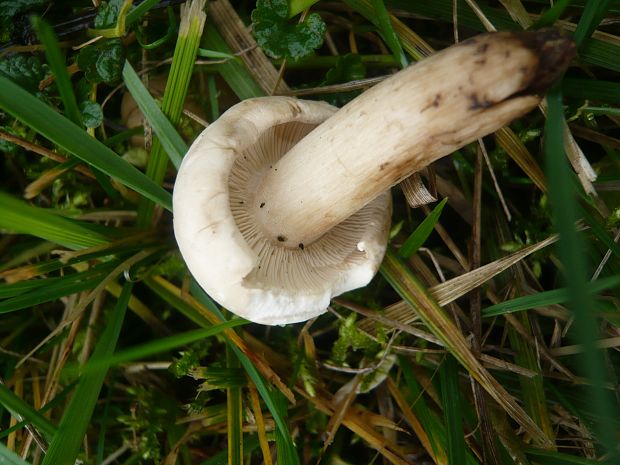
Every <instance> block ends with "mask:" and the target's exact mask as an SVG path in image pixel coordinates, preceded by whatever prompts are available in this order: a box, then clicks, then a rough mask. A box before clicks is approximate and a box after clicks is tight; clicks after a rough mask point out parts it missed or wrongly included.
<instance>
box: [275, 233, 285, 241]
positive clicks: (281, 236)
mask: <svg viewBox="0 0 620 465" xmlns="http://www.w3.org/2000/svg"><path fill="white" fill-rule="evenodd" d="M276 239H278V242H286V236H283V235H281V234H280V235H279V236H278V237H277V238H276Z"/></svg>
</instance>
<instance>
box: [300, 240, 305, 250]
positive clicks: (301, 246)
mask: <svg viewBox="0 0 620 465" xmlns="http://www.w3.org/2000/svg"><path fill="white" fill-rule="evenodd" d="M299 248H300V249H301V250H304V244H303V242H300V243H299Z"/></svg>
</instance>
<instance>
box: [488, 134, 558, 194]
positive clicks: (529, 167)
mask: <svg viewBox="0 0 620 465" xmlns="http://www.w3.org/2000/svg"><path fill="white" fill-rule="evenodd" d="M495 140H496V141H497V143H498V144H499V145H500V147H501V148H502V149H504V150H505V151H506V153H507V154H508V155H510V158H512V159H513V160H514V162H515V163H516V164H517V165H519V168H521V169H522V170H523V172H524V173H525V174H526V175H527V176H528V177H529V178H530V179H531V180H532V182H533V183H534V184H535V185H536V187H538V188H539V189H540V190H541V191H542V192H546V191H547V186H546V184H545V175H544V174H543V172H542V170H541V169H540V166H538V163H537V162H536V160H535V159H534V157H533V156H532V154H531V153H530V151H529V150H528V149H527V147H526V146H525V144H524V143H523V142H522V141H521V139H519V137H517V135H516V134H515V133H514V131H513V130H512V129H510V128H502V129H500V130H499V131H497V132H496V133H495Z"/></svg>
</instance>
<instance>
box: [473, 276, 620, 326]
mask: <svg viewBox="0 0 620 465" xmlns="http://www.w3.org/2000/svg"><path fill="white" fill-rule="evenodd" d="M619 284H620V276H611V277H608V278H603V279H599V280H597V281H594V282H592V283H590V285H589V287H588V291H587V292H588V293H589V294H591V295H593V294H597V293H599V292H601V291H604V290H605V289H610V288H613V287H615V286H617V285H619ZM568 300H569V293H568V289H566V288H562V289H554V290H552V291H544V292H538V293H536V294H532V295H526V296H523V297H517V298H515V299H511V300H507V301H506V302H501V303H499V304H495V305H491V306H490V307H487V308H485V309H484V310H483V311H482V316H483V317H485V318H489V317H492V316H499V315H504V314H506V313H513V312H521V311H523V310H530V309H532V308H538V307H545V306H548V305H558V304H563V303H566V302H568Z"/></svg>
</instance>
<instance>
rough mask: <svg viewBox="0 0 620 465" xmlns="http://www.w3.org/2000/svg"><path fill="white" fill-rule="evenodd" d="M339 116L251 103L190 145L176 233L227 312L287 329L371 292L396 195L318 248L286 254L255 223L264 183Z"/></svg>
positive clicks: (264, 101) (283, 103) (290, 102)
mask: <svg viewBox="0 0 620 465" xmlns="http://www.w3.org/2000/svg"><path fill="white" fill-rule="evenodd" d="M335 111H336V108H335V107H332V106H330V105H328V104H326V103H319V102H311V101H302V100H297V99H293V98H288V97H270V98H261V99H250V100H245V101H243V102H241V103H239V104H238V105H235V106H234V107H232V108H231V109H230V110H228V111H227V112H226V113H224V114H223V115H222V116H221V117H220V118H219V119H218V120H217V121H216V122H215V123H213V124H211V125H210V126H209V127H208V128H207V129H206V130H205V131H204V132H203V133H202V134H201V135H200V136H199V137H198V139H196V141H195V142H194V143H193V144H192V146H191V148H190V150H189V152H188V154H187V155H186V157H185V158H184V160H183V163H182V165H181V168H180V170H179V173H178V175H177V181H176V183H175V187H174V195H173V206H174V231H175V236H176V239H177V242H178V244H179V248H180V250H181V253H182V255H183V258H184V259H185V262H186V263H187V266H188V268H189V270H190V271H191V273H192V274H193V275H194V277H195V278H196V280H197V281H198V283H199V284H200V285H201V286H202V287H203V289H204V290H205V291H206V292H207V293H208V294H209V295H210V296H211V297H213V298H214V299H215V300H217V301H218V302H219V303H220V304H221V305H223V306H224V307H226V308H227V309H229V310H231V311H232V312H234V313H236V314H237V315H240V316H242V317H244V318H247V319H248V320H250V321H253V322H256V323H262V324H272V325H273V324H287V323H295V322H299V321H304V320H307V319H309V318H312V317H315V316H317V315H320V314H321V313H324V312H325V310H326V308H327V306H328V305H329V301H330V299H331V298H332V297H334V296H336V295H339V294H341V293H343V292H346V291H349V290H352V289H355V288H358V287H362V286H365V285H366V284H367V283H368V282H369V281H370V280H371V279H372V278H373V276H374V275H375V273H376V272H377V270H378V268H379V265H380V263H381V260H382V259H383V255H384V253H385V248H386V244H387V238H388V232H389V224H390V217H391V198H390V194H389V192H386V193H383V194H381V195H379V197H377V198H376V199H375V200H373V201H371V202H370V203H369V204H368V205H366V206H365V207H364V208H362V209H361V210H360V211H358V212H357V213H355V214H354V215H353V216H351V217H350V218H348V219H347V220H345V221H343V222H342V223H340V224H339V225H338V226H336V227H335V228H333V229H332V230H330V231H328V232H327V233H326V234H324V235H323V236H322V237H321V238H319V239H318V240H316V241H314V242H313V243H312V244H298V246H297V247H295V248H289V247H284V246H283V245H282V244H278V241H273V239H268V237H267V236H266V235H265V234H264V233H263V231H262V230H261V229H260V228H259V227H258V226H257V224H256V222H255V221H254V218H253V216H254V214H253V213H252V211H253V210H252V208H251V207H254V208H256V206H254V205H253V204H254V203H255V202H257V200H256V199H255V198H254V197H255V195H254V194H255V191H256V188H257V186H258V183H259V181H260V179H261V178H262V176H263V175H264V174H265V173H266V172H267V171H268V170H269V169H273V165H274V164H275V162H276V161H277V160H278V159H279V158H280V157H281V156H283V155H284V154H286V153H287V151H288V150H289V149H290V148H291V147H292V146H293V145H295V143H296V142H297V141H298V140H300V139H301V138H303V137H304V136H305V135H306V134H307V133H308V132H310V131H311V130H312V129H313V128H314V127H316V126H317V125H319V124H320V123H322V122H323V121H324V120H326V119H327V118H329V117H330V116H331V115H332V114H333V113H334V112H335Z"/></svg>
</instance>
